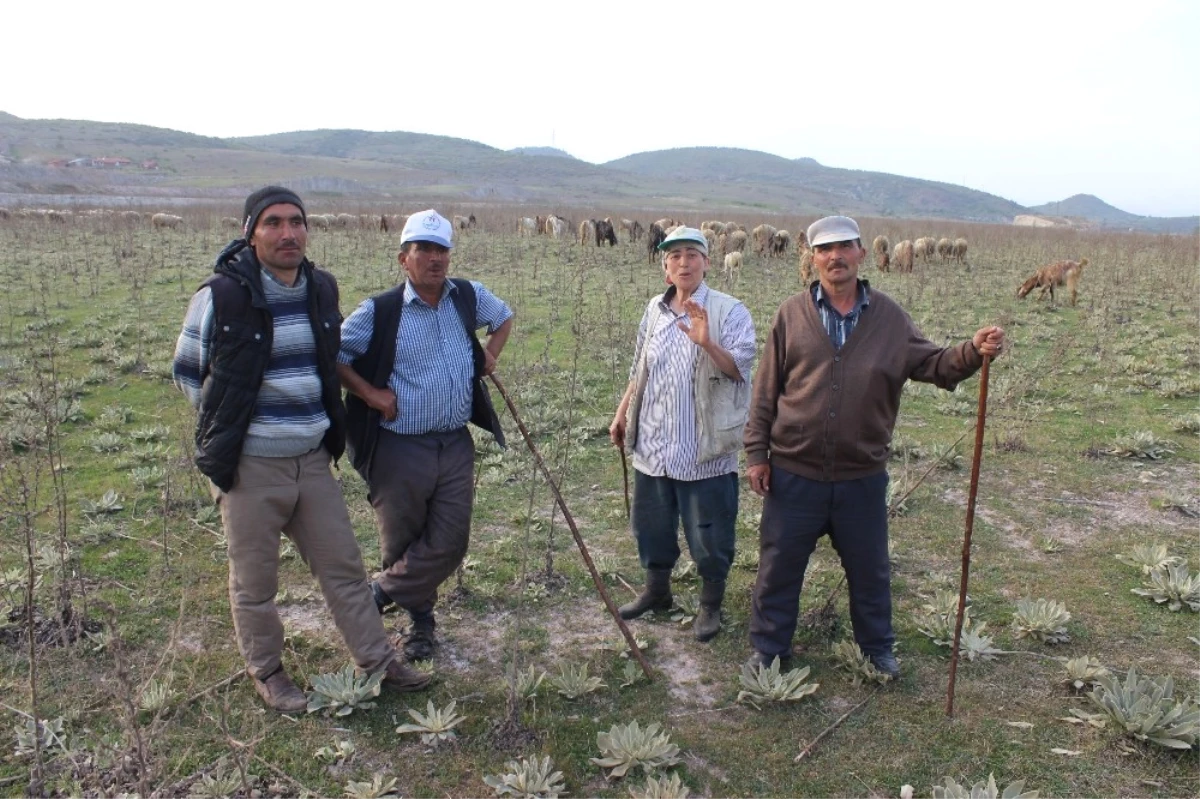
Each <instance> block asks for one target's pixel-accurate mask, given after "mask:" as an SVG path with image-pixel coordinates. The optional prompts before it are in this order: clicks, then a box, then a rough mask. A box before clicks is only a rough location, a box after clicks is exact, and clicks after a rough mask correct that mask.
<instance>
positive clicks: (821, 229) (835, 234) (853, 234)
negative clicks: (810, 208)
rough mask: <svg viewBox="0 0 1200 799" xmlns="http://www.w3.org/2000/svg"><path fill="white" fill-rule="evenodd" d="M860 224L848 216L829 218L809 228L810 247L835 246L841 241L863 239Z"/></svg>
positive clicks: (814, 223) (820, 220) (818, 221)
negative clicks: (859, 230) (859, 229)
mask: <svg viewBox="0 0 1200 799" xmlns="http://www.w3.org/2000/svg"><path fill="white" fill-rule="evenodd" d="M861 238H862V234H861V233H859V232H858V223H857V222H855V221H854V220H853V219H851V218H850V217H848V216H827V217H825V218H824V219H818V220H817V221H816V222H813V223H812V224H811V225H809V226H808V246H810V247H816V246H819V245H821V244H835V243H837V242H839V241H854V240H855V239H861Z"/></svg>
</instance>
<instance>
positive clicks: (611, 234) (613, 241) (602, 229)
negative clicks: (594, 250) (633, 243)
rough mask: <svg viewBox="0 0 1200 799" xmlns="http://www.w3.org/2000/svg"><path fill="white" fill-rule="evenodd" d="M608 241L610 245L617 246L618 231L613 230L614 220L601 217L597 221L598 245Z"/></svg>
mask: <svg viewBox="0 0 1200 799" xmlns="http://www.w3.org/2000/svg"><path fill="white" fill-rule="evenodd" d="M606 241H607V242H608V246H610V247H616V246H617V233H616V231H615V230H613V225H612V220H609V219H601V220H600V221H598V222H597V223H596V246H597V247H600V246H602V244H603V243H604V242H606Z"/></svg>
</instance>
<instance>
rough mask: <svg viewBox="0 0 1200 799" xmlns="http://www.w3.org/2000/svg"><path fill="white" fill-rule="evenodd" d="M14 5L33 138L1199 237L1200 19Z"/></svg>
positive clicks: (1191, 5)
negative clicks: (552, 162) (741, 159)
mask: <svg viewBox="0 0 1200 799" xmlns="http://www.w3.org/2000/svg"><path fill="white" fill-rule="evenodd" d="M10 5H11V6H12V7H10V8H6V10H5V12H4V24H3V33H0V39H2V41H0V75H3V76H4V78H3V79H2V80H0V111H7V112H9V113H11V114H15V115H17V116H19V117H23V118H26V119H40V118H67V119H91V120H103V121H112V122H136V123H140V124H145V125H154V126H159V127H167V128H173V129H176V130H183V131H189V132H192V133H201V134H205V135H209V136H222V137H226V136H242V135H254V134H266V133H280V132H285V131H292V130H308V129H314V128H359V129H364V130H376V131H385V130H405V131H416V132H420V133H435V134H440V135H446V136H456V137H460V138H465V139H472V140H475V141H479V142H483V143H484V144H488V145H491V146H494V147H499V148H501V149H510V148H513V147H520V146H544V145H554V146H556V147H559V148H561V149H563V150H566V151H567V152H569V153H571V154H572V155H574V156H576V157H578V158H582V159H583V160H585V161H591V162H593V163H603V162H605V161H610V160H613V159H616V158H621V157H623V156H626V155H630V154H632V153H638V152H646V151H650V150H661V149H667V148H672V147H694V146H722V147H742V148H746V149H751V150H762V151H764V152H769V153H774V154H776V155H780V156H783V157H785V158H800V157H805V156H807V157H811V158H815V159H816V160H818V161H819V162H821V163H822V164H825V165H826V166H836V167H843V168H848V169H865V170H873V171H880V172H890V173H893V174H898V175H906V176H910V177H920V178H928V179H931V180H940V181H946V182H949V183H956V184H959V185H963V186H969V187H971V188H975V189H981V190H983V191H987V192H991V193H993V194H998V195H1000V196H1001V197H1006V198H1008V199H1011V200H1015V201H1016V202H1018V203H1021V204H1022V205H1037V204H1040V203H1044V202H1049V201H1053V200H1062V199H1065V198H1066V197H1069V196H1071V195H1073V194H1080V193H1086V194H1094V195H1096V196H1098V197H1100V198H1101V199H1103V200H1104V201H1106V202H1108V203H1110V204H1112V205H1115V206H1117V207H1118V208H1121V209H1123V210H1126V211H1130V212H1132V213H1137V214H1148V215H1155V216H1184V215H1194V214H1198V213H1200V144H1198V143H1200V45H1198V44H1197V42H1198V41H1200V3H1195V2H1192V0H1136V2H1129V0H1124V1H1123V2H1110V1H1109V0H1098V1H1096V2H1074V1H1072V2H1066V1H1062V2H1060V0H1038V1H1037V2H1026V0H1015V1H1014V0H1009V1H1007V2H990V3H965V2H962V1H961V0H957V1H956V2H908V3H898V2H894V0H892V2H886V3H884V2H880V3H854V2H850V0H843V2H835V3H824V4H820V5H819V6H818V4H815V3H807V2H806V3H787V2H774V3H761V2H757V0H744V1H742V2H727V1H723V2H707V1H703V2H684V3H680V2H672V3H658V2H655V1H654V0H640V2H627V0H603V1H602V2H587V3H584V2H579V3H576V2H561V0H558V1H552V2H541V1H540V0H539V1H536V2H524V3H506V2H488V3H479V4H478V5H477V4H476V3H474V2H468V1H467V0H457V2H447V3H413V2H394V1H393V2H387V3H378V4H375V3H363V4H359V3H336V2H321V3H304V2H300V3H295V2H291V3H284V2H272V1H271V0H266V1H265V2H255V0H251V1H250V2H246V0H239V1H238V2H229V1H228V0H204V1H203V2H193V3H186V4H163V3H161V2H157V3H152V2H130V1H129V0H108V2H103V3H96V2H87V3H82V2H76V1H75V0H59V2H55V3H30V2H21V3H11V4H10ZM684 8H686V9H687V10H686V11H683V10H679V9H684Z"/></svg>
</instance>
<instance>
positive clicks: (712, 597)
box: [692, 580, 725, 641]
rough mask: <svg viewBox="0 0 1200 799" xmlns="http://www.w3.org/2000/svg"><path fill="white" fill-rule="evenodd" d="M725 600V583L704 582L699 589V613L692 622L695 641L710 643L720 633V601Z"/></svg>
mask: <svg viewBox="0 0 1200 799" xmlns="http://www.w3.org/2000/svg"><path fill="white" fill-rule="evenodd" d="M724 599H725V581H724V580H721V581H719V582H718V581H716V580H705V581H704V585H702V586H701V587H700V612H699V613H697V614H696V620H695V621H693V622H692V632H693V633H694V634H695V636H696V640H697V641H711V640H712V639H713V638H715V637H716V635H717V633H719V632H720V631H721V601H722V600H724Z"/></svg>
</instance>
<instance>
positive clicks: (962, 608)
mask: <svg viewBox="0 0 1200 799" xmlns="http://www.w3.org/2000/svg"><path fill="white" fill-rule="evenodd" d="M991 361H992V358H991V356H990V355H984V356H983V371H982V373H981V374H980V375H979V409H978V411H977V412H976V420H975V456H974V458H972V460H971V490H970V493H969V494H968V495H967V525H966V533H965V534H964V535H963V549H962V576H960V577H959V580H958V618H956V619H955V621H954V648H953V649H951V651H950V686H949V687H948V688H947V690H946V717H947V718H954V678H955V677H956V676H957V674H958V644H959V641H960V640H961V639H962V627H963V615H964V613H965V612H966V607H967V578H968V576H969V575H970V572H971V530H972V528H974V526H975V496H976V494H977V493H978V491H979V464H980V461H982V460H983V422H984V420H985V419H986V418H987V394H988V364H990V363H991Z"/></svg>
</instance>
